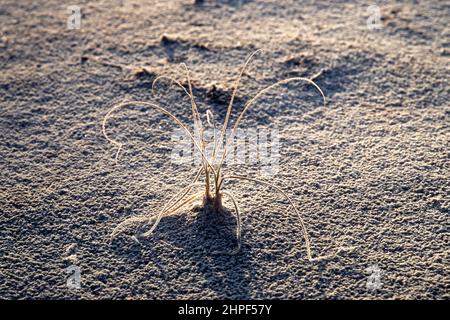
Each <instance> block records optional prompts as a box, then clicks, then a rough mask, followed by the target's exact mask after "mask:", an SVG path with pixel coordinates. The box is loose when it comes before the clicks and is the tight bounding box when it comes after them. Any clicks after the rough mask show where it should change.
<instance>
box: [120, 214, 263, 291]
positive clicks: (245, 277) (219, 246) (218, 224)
mask: <svg viewBox="0 0 450 320" xmlns="http://www.w3.org/2000/svg"><path fill="white" fill-rule="evenodd" d="M127 239H129V238H127ZM127 239H124V238H122V237H119V238H118V239H117V241H119V242H122V244H123V245H118V246H117V245H115V247H116V250H115V251H116V254H118V255H120V256H122V257H123V258H124V259H125V260H127V263H129V264H131V265H133V266H134V268H143V267H144V266H145V265H148V264H152V265H154V266H157V268H158V270H159V273H160V274H168V273H171V274H176V277H180V276H183V275H182V273H178V271H177V270H175V269H177V268H178V267H179V264H178V263H176V261H171V260H172V259H174V260H178V261H180V260H182V261H183V265H184V267H186V268H187V270H188V272H189V275H188V277H189V278H199V279H202V285H201V286H202V288H201V289H202V290H204V291H205V292H211V291H212V292H214V297H217V298H219V299H250V298H251V297H250V286H249V282H250V280H251V276H252V274H254V273H255V271H254V270H253V268H254V266H252V263H251V261H250V256H249V250H250V248H249V247H248V246H246V245H245V244H242V247H241V250H240V251H239V252H238V253H237V254H235V255H231V254H229V253H231V252H232V250H233V249H235V248H236V246H237V241H236V217H235V216H234V213H233V212H231V211H229V210H228V209H225V210H224V212H222V213H215V212H208V211H206V210H203V208H202V207H194V208H193V209H192V210H191V211H189V212H184V213H183V214H180V215H174V216H167V217H164V218H163V219H162V220H161V222H160V224H159V225H158V227H157V229H156V230H155V233H154V235H153V236H152V237H151V238H150V239H147V240H142V241H141V244H140V245H138V244H137V243H136V244H133V245H132V246H130V245H129V244H130V241H131V240H127ZM124 242H128V246H127V245H126V244H125V243H124ZM155 244H159V245H155ZM184 276H186V275H184ZM149 277H150V275H149ZM165 280H167V279H165ZM169 281H170V279H169ZM177 282H178V281H177ZM184 293H186V288H174V289H173V293H172V294H171V296H170V298H174V299H176V298H179V297H180V295H183V294H184Z"/></svg>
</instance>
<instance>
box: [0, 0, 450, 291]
mask: <svg viewBox="0 0 450 320" xmlns="http://www.w3.org/2000/svg"><path fill="white" fill-rule="evenodd" d="M315 2H316V1H293V0H292V1H289V0H287V1H275V0H265V1H244V0H243V1H213V0H211V1H207V0H206V1H204V3H203V4H197V5H194V4H193V1H191V0H183V1H181V0H180V1H118V0H115V1H77V3H76V4H77V5H78V6H80V8H81V13H82V18H81V29H80V30H69V29H68V28H67V19H68V16H69V15H68V13H67V11H66V9H67V6H68V5H72V4H74V3H72V2H66V1H15V0H14V1H12V0H11V1H9V0H6V1H5V0H3V1H1V6H0V28H1V39H0V40H1V42H0V63H1V73H0V133H1V134H0V170H1V171H0V172H1V180H0V181H1V182H0V257H1V259H0V298H6V299H11V298H28V299H29V298H33V299H35V298H58V299H60V298H74V299H77V298H84V299H85V298H94V299H97V298H114V299H119V298H127V299H128V298H130V299H141V298H150V299H181V298H199V299H206V298H208V299H209V298H240V299H254V298H270V299H272V298H276V299H278V298H287V299H305V298H306V299H316V298H319V299H348V298H358V299H381V298H389V299H390V298H394V299H408V298H420V299H428V298H431V299H448V298H449V297H450V275H449V271H450V266H449V255H448V254H449V226H450V219H449V206H450V200H449V191H450V190H449V189H450V188H449V187H450V181H449V178H450V171H449V138H450V130H449V123H450V121H449V120H450V119H449V116H450V112H449V110H450V109H449V108H448V106H449V89H450V88H449V85H448V80H449V55H450V42H449V39H450V37H449V35H450V32H449V28H448V25H449V16H450V6H449V4H448V2H446V1H437V0H436V1H421V2H416V1H399V2H396V1H377V4H378V5H379V8H380V9H381V14H382V19H381V26H382V28H381V29H379V30H371V29H370V28H368V27H367V23H366V21H367V19H368V16H369V12H368V11H367V8H368V6H369V5H370V4H372V3H367V2H365V1H329V2H326V1H323V2H322V1H320V2H318V3H315ZM331 3H332V4H331ZM256 49H265V53H263V54H261V55H258V56H257V57H256V58H255V60H254V62H253V63H252V64H251V67H250V68H249V70H248V72H247V73H246V74H245V76H244V78H243V80H242V87H241V89H240V90H239V92H238V96H237V98H236V110H238V109H241V108H242V106H243V103H245V102H246V101H247V100H248V99H249V98H251V97H252V96H253V95H254V94H255V93H256V92H257V90H258V89H260V88H263V87H264V86H267V85H269V84H271V83H272V82H274V81H276V80H280V79H283V78H286V77H292V76H305V77H311V76H313V75H315V74H317V73H318V72H320V71H321V74H320V75H319V76H318V77H317V78H316V81H317V83H318V84H319V85H320V86H321V88H322V89H323V91H324V92H325V95H326V96H327V99H328V104H327V106H326V107H323V105H322V104H321V100H320V96H318V94H317V92H316V91H314V89H313V88H311V87H305V86H300V85H290V86H288V87H285V88H283V89H279V90H276V91H274V92H272V94H268V95H266V96H264V97H263V98H261V99H260V100H259V102H258V103H257V105H256V106H255V107H254V108H253V109H252V110H251V111H250V112H249V114H248V119H247V120H246V121H245V123H243V125H244V127H245V126H247V127H258V128H276V129H278V130H279V131H280V143H281V150H280V153H281V159H280V167H281V170H280V172H279V173H278V174H277V175H276V176H274V177H272V178H271V181H272V182H273V183H275V184H277V185H281V186H284V188H285V190H286V191H287V192H288V193H289V194H291V195H292V197H293V198H294V201H295V203H296V205H297V206H298V207H299V209H300V211H301V213H302V215H303V216H304V219H305V222H306V224H307V226H308V228H309V232H310V236H311V240H312V247H313V253H314V255H316V256H317V255H326V254H328V253H330V252H333V250H336V248H338V247H339V246H344V247H347V248H349V247H352V248H353V250H348V251H344V252H341V253H340V254H339V255H337V256H335V257H332V258H330V259H326V260H323V261H320V262H308V261H307V259H306V257H305V247H304V241H303V239H302V237H301V229H300V224H299V221H298V219H297V218H296V216H295V215H294V214H293V212H292V210H290V209H289V208H288V206H287V203H286V202H285V201H284V200H283V198H281V197H280V196H279V195H278V194H276V193H274V192H273V190H270V189H268V188H266V187H260V186H257V185H253V184H247V183H243V182H242V183H229V184H227V186H226V187H227V189H228V190H231V191H233V192H234V193H235V194H236V195H237V198H238V201H239V202H240V205H241V207H242V211H243V234H242V237H243V239H242V244H243V246H242V250H241V252H240V254H239V255H237V256H234V257H229V256H223V255H222V256H215V255H212V254H211V252H212V251H214V250H216V249H217V248H219V247H227V246H228V247H229V246H231V245H233V243H232V234H231V233H230V232H231V231H230V230H231V229H230V228H229V227H230V226H233V224H234V223H235V221H233V219H232V218H231V217H230V218H229V219H222V220H221V221H218V220H217V219H215V218H211V217H207V216H206V217H205V216H204V215H202V214H200V213H199V212H198V211H193V210H185V212H183V213H181V214H179V215H176V216H173V217H170V218H166V219H164V220H163V221H162V223H161V225H160V226H159V227H158V229H157V230H156V233H155V235H154V237H152V238H150V239H148V240H146V241H143V242H142V243H141V244H137V243H135V242H133V241H132V240H130V238H129V237H126V236H119V237H117V238H116V239H114V241H112V242H111V241H110V234H111V231H112V230H113V228H114V227H115V226H117V224H118V223H120V222H121V221H123V220H124V219H126V218H128V217H132V216H137V215H140V214H145V213H154V212H156V211H157V209H158V208H160V207H161V205H162V204H164V203H165V202H166V201H167V199H168V198H169V197H170V196H171V195H172V194H173V193H174V192H175V191H177V190H179V188H180V187H182V186H184V185H186V184H187V182H188V179H190V177H192V176H193V173H194V168H193V167H192V166H180V165H176V164H174V163H173V162H171V161H170V150H171V141H170V132H171V130H172V129H174V126H173V125H172V124H171V123H170V122H169V121H167V120H166V119H165V118H164V117H162V116H159V115H156V114H155V113H151V112H149V111H148V110H144V109H143V108H137V107H135V108H129V109H127V110H126V111H123V112H122V113H120V114H118V115H117V116H116V117H114V119H113V120H111V122H110V130H111V134H115V136H116V137H119V138H118V139H119V140H120V141H123V142H124V143H125V142H126V145H125V146H124V150H123V152H122V154H121V156H120V161H119V162H118V163H115V162H114V155H115V152H116V149H115V148H114V146H113V145H111V144H108V143H107V141H106V140H105V139H104V138H103V136H102V133H101V121H102V118H103V117H104V115H105V114H106V112H107V111H108V109H109V108H110V107H111V106H112V105H113V104H114V103H117V102H120V101H123V100H127V99H128V100H131V99H133V100H145V101H155V102H158V103H160V104H161V105H163V106H166V107H167V108H168V109H170V110H171V111H173V112H174V113H175V114H176V115H177V116H179V117H180V118H181V119H182V120H183V121H186V122H188V121H189V120H190V107H189V101H188V100H187V99H186V98H185V97H184V96H183V95H182V94H181V92H179V91H177V90H175V89H174V88H173V87H170V88H168V87H165V86H162V87H161V90H160V91H158V95H157V96H156V97H154V96H152V94H151V90H150V87H151V83H152V80H153V79H154V78H155V77H156V76H157V75H160V74H171V75H174V76H176V77H177V79H180V80H181V81H183V82H185V80H184V79H183V74H182V73H181V72H180V68H179V64H180V63H182V62H185V63H186V64H188V65H189V67H190V69H191V71H192V78H193V83H194V86H195V90H194V93H195V95H196V97H197V98H198V101H199V107H200V110H201V112H205V111H206V110H207V109H210V110H212V111H213V113H214V115H215V116H216V118H217V120H218V121H220V120H223V117H224V115H225V109H226V103H227V101H228V99H229V97H230V93H231V90H232V84H233V81H234V79H235V77H236V75H237V74H238V72H239V68H240V66H241V64H242V62H243V60H244V59H245V57H246V56H247V55H248V54H249V53H251V52H252V51H254V50H256ZM142 67H145V69H144V70H143V69H142ZM235 115H236V113H235V112H234V113H233V116H235ZM228 170H229V171H230V172H234V173H239V174H247V175H249V176H253V177H257V176H258V174H259V173H260V171H259V170H258V168H257V167H255V166H252V165H241V166H234V167H233V166H230V167H229V168H228ZM226 206H227V207H229V208H232V205H231V203H229V202H226ZM71 265H72V266H77V267H79V268H80V276H81V288H80V289H78V290H77V289H71V288H68V286H67V284H66V282H67V279H68V277H69V274H68V273H66V268H67V267H68V266H71ZM371 266H372V267H373V266H376V267H378V268H379V269H380V270H381V273H380V282H381V285H380V286H379V288H378V289H374V290H371V289H370V288H367V282H368V281H371V280H370V279H372V280H373V279H374V278H373V277H374V274H373V272H371V271H370V270H367V269H368V268H370V267H371Z"/></svg>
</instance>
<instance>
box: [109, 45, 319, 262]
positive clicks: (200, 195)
mask: <svg viewBox="0 0 450 320" xmlns="http://www.w3.org/2000/svg"><path fill="white" fill-rule="evenodd" d="M259 51H260V50H257V51H255V52H253V53H252V54H251V55H250V56H249V57H248V58H247V59H246V61H245V63H244V65H243V67H242V69H241V71H240V74H239V76H238V77H237V79H236V81H235V83H234V88H233V93H232V95H231V99H230V101H229V104H228V108H227V112H226V115H225V119H224V122H223V124H222V125H221V128H220V131H219V130H218V131H219V132H218V134H217V135H216V134H215V135H214V139H212V141H210V140H208V141H207V140H206V139H205V138H204V132H205V126H204V124H203V123H202V120H201V117H200V113H199V111H198V108H197V104H196V101H195V98H194V95H193V93H192V82H191V78H190V75H189V70H188V68H187V67H186V65H184V64H183V65H182V67H183V68H184V70H185V72H186V78H187V88H186V87H185V86H184V85H183V84H182V83H181V82H179V81H178V80H176V79H174V78H172V77H169V76H164V75H163V76H159V77H157V78H156V79H155V80H154V82H153V87H154V85H155V84H156V83H157V82H158V81H160V80H162V79H166V80H170V81H171V82H173V83H174V84H175V85H177V86H178V87H180V88H181V89H182V90H183V91H184V92H185V94H186V95H187V96H188V97H189V100H190V104H191V112H192V120H193V124H194V126H193V127H194V130H193V131H191V130H190V129H189V128H188V126H187V125H185V124H184V123H183V122H182V121H180V120H179V119H178V118H177V117H176V116H175V115H173V114H172V113H171V112H169V111H168V110H166V109H164V108H162V107H160V106H159V105H157V104H154V103H151V102H144V101H129V102H122V103H120V104H118V105H115V106H113V107H112V108H111V109H110V110H109V111H108V112H107V114H106V116H105V117H104V119H103V123H102V130H103V135H104V136H105V138H106V139H107V140H108V141H109V142H110V143H112V144H113V145H115V146H116V147H117V152H116V155H115V159H116V161H117V160H118V157H119V153H120V151H121V149H122V147H123V144H122V143H120V142H119V141H117V140H114V139H113V138H111V137H110V136H109V134H108V133H107V130H106V124H107V122H108V119H109V118H110V117H111V116H112V114H113V113H115V112H117V111H119V110H120V109H122V108H124V107H127V106H142V107H147V108H149V109H152V110H154V111H157V112H159V113H161V114H164V115H166V116H167V117H168V118H169V119H171V120H172V121H173V122H174V123H175V124H176V125H178V126H179V127H180V128H182V129H183V130H184V131H185V132H186V135H187V136H188V137H189V139H190V140H191V141H192V142H193V144H194V147H195V148H196V149H197V151H198V152H199V154H200V155H201V165H200V166H199V168H198V169H197V171H196V174H195V176H194V179H193V181H191V182H190V183H189V184H188V185H187V186H186V187H184V188H183V189H181V190H180V191H179V192H178V193H176V194H175V195H174V196H173V197H172V198H171V199H170V200H169V201H168V202H166V204H165V205H164V207H163V208H162V209H161V210H160V211H159V212H158V213H157V214H149V215H145V216H139V217H131V218H128V219H126V220H125V221H123V222H121V223H120V224H119V225H118V226H117V227H116V228H115V229H114V230H113V232H112V237H115V236H117V235H118V234H119V233H122V232H124V231H125V230H127V229H128V228H130V227H131V226H133V225H134V226H136V225H141V224H146V225H149V226H150V227H149V229H148V230H147V231H145V232H143V233H140V234H138V235H136V236H133V239H134V240H135V241H139V238H145V237H148V236H150V235H151V234H152V233H153V232H154V231H155V229H156V227H157V226H158V224H159V222H160V221H161V219H162V218H163V217H165V216H168V215H173V214H176V213H178V212H180V211H181V210H183V209H185V208H186V207H187V206H189V205H192V204H193V203H194V202H196V201H198V200H201V201H202V206H203V209H204V210H208V211H212V212H216V213H219V212H223V210H224V207H223V198H224V197H228V198H229V199H230V200H231V202H232V203H233V207H234V211H235V213H236V217H237V220H236V221H237V226H236V240H237V246H236V248H234V249H233V250H232V251H231V252H230V253H231V254H236V253H238V252H239V250H240V247H241V230H242V226H241V212H240V208H239V205H238V202H237V200H236V197H235V196H234V195H233V193H231V192H230V191H227V190H224V182H225V181H227V180H240V181H247V182H251V183H256V184H259V185H263V186H269V187H271V188H272V189H273V190H274V191H275V193H276V194H277V195H281V196H283V197H284V198H285V199H286V200H287V201H288V203H289V206H290V208H291V209H292V211H293V212H294V213H295V214H296V216H297V217H298V219H299V222H300V226H301V229H302V234H303V238H304V240H305V247H306V256H307V258H308V260H310V261H312V260H315V259H318V258H315V259H313V257H312V253H311V241H310V238H309V235H308V231H307V228H306V224H305V222H304V220H303V217H302V216H301V214H300V212H299V210H298V209H297V207H296V205H295V203H294V201H293V200H292V199H291V197H290V196H289V195H288V193H287V192H286V191H285V190H284V189H282V188H280V187H279V186H276V185H274V184H272V183H270V182H268V181H265V180H263V179H255V178H251V177H247V176H245V175H234V174H225V173H224V170H223V169H224V166H223V165H224V161H225V159H226V158H227V155H228V154H227V150H228V147H229V145H230V144H231V143H232V141H233V139H234V136H235V134H236V131H237V129H238V127H239V124H240V123H241V121H242V119H243V118H244V116H245V115H246V113H247V111H248V110H249V109H250V108H251V107H252V106H253V105H254V104H255V102H256V101H257V99H258V98H260V97H261V96H262V95H264V94H265V93H266V92H268V91H269V90H272V89H274V88H276V87H278V86H281V85H283V84H287V83H291V82H298V81H301V82H306V83H307V84H310V85H312V86H313V87H315V88H316V89H317V90H318V91H319V93H320V94H321V96H322V98H323V104H324V105H325V95H324V93H323V92H322V90H321V88H320V87H319V86H318V85H317V84H316V83H315V82H314V81H313V80H311V79H309V78H303V77H293V78H288V79H284V80H281V81H277V82H275V83H273V84H271V85H270V86H268V87H266V88H264V89H262V90H260V91H259V92H258V93H257V94H256V95H255V96H254V97H253V98H251V99H250V100H249V101H248V102H247V103H246V104H245V106H244V108H243V110H242V111H241V112H240V113H239V115H238V117H237V119H236V120H235V122H234V125H233V127H232V130H231V135H230V136H228V137H227V139H226V142H225V144H223V143H222V142H223V141H224V138H225V132H226V130H227V127H228V125H229V122H230V114H231V110H232V108H233V103H234V100H235V96H236V92H237V90H238V87H239V84H240V81H241V78H242V75H243V74H244V72H245V70H246V68H247V66H248V64H249V62H250V61H251V59H252V58H253V57H254V56H255V54H256V53H258V52H259ZM152 89H153V88H152ZM206 118H207V124H209V125H210V126H214V127H215V124H213V120H212V114H211V112H210V111H207V112H206ZM210 143H212V150H213V151H212V154H211V155H210V156H208V155H207V153H206V148H207V147H208V145H209V144H210ZM199 187H202V188H203V190H202V191H197V192H193V191H194V190H198V188H199Z"/></svg>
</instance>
